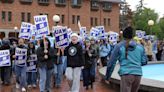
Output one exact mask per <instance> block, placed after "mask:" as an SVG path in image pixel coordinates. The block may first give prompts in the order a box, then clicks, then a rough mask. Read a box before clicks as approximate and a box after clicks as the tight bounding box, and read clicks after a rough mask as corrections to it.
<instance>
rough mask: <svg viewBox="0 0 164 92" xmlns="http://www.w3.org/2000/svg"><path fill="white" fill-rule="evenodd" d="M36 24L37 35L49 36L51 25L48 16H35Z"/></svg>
mask: <svg viewBox="0 0 164 92" xmlns="http://www.w3.org/2000/svg"><path fill="white" fill-rule="evenodd" d="M34 22H35V25H36V30H37V35H41V36H44V35H49V34H50V32H49V25H48V18H47V15H39V16H34Z"/></svg>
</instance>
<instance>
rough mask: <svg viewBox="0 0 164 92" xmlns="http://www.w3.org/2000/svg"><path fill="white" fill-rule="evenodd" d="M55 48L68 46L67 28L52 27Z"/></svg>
mask: <svg viewBox="0 0 164 92" xmlns="http://www.w3.org/2000/svg"><path fill="white" fill-rule="evenodd" d="M53 32H54V36H55V45H56V48H61V47H66V46H68V45H69V40H68V31H67V27H61V26H56V27H53Z"/></svg>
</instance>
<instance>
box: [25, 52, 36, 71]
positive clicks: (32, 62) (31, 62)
mask: <svg viewBox="0 0 164 92" xmlns="http://www.w3.org/2000/svg"><path fill="white" fill-rule="evenodd" d="M36 65H37V55H36V54H32V55H30V56H29V58H28V60H27V72H37V67H36Z"/></svg>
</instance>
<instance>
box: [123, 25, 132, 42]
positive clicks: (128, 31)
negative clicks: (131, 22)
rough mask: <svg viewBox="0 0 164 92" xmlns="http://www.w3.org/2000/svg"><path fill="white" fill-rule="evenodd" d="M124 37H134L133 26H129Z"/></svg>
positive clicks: (124, 32)
mask: <svg viewBox="0 0 164 92" xmlns="http://www.w3.org/2000/svg"><path fill="white" fill-rule="evenodd" d="M123 37H124V38H127V39H132V38H133V28H132V27H127V28H125V29H124V31H123Z"/></svg>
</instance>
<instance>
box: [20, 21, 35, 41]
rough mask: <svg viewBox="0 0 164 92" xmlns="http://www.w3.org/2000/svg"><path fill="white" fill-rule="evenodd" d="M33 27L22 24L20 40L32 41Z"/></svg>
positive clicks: (28, 24)
mask: <svg viewBox="0 0 164 92" xmlns="http://www.w3.org/2000/svg"><path fill="white" fill-rule="evenodd" d="M32 27H33V25H32V24H30V23H26V22H22V24H21V28H20V32H19V38H23V39H30V38H31V28H32Z"/></svg>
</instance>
